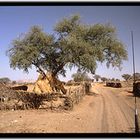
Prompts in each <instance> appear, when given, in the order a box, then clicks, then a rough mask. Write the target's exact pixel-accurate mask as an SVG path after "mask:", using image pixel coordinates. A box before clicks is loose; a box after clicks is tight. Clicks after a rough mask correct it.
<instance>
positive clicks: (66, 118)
mask: <svg viewBox="0 0 140 140" xmlns="http://www.w3.org/2000/svg"><path fill="white" fill-rule="evenodd" d="M128 91H129V92H128ZM130 91H131V89H130V88H129V89H128V88H121V89H116V88H110V87H105V86H104V85H103V84H93V86H92V89H91V92H94V94H93V95H90V96H89V95H86V96H85V97H84V98H83V100H82V101H81V102H80V103H79V104H78V105H76V106H75V107H74V109H73V111H59V112H56V111H51V110H20V111H0V120H1V123H0V133H65V132H66V133H98V132H99V133H112V132H113V133H118V132H121V133H125V132H126V133H132V132H134V97H133V96H132V93H130ZM138 102H139V103H138V108H140V106H139V105H140V99H138Z"/></svg>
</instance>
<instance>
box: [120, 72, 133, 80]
mask: <svg viewBox="0 0 140 140" xmlns="http://www.w3.org/2000/svg"><path fill="white" fill-rule="evenodd" d="M122 77H123V78H124V79H125V80H126V81H128V80H129V79H130V78H131V77H132V76H131V75H130V74H123V75H122Z"/></svg>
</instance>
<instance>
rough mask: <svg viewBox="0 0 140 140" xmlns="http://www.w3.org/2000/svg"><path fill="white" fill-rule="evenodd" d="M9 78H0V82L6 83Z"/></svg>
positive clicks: (8, 81)
mask: <svg viewBox="0 0 140 140" xmlns="http://www.w3.org/2000/svg"><path fill="white" fill-rule="evenodd" d="M10 82H11V80H10V79H9V78H8V77H3V78H0V83H4V84H8V83H10Z"/></svg>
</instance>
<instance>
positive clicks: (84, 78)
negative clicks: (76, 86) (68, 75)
mask: <svg viewBox="0 0 140 140" xmlns="http://www.w3.org/2000/svg"><path fill="white" fill-rule="evenodd" d="M72 78H73V80H74V81H75V82H81V81H89V80H90V78H89V76H88V75H87V74H86V73H85V72H77V73H74V74H73V75H72Z"/></svg>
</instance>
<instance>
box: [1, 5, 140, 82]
mask: <svg viewBox="0 0 140 140" xmlns="http://www.w3.org/2000/svg"><path fill="white" fill-rule="evenodd" d="M74 14H79V15H80V16H81V20H82V22H83V23H85V24H97V23H101V24H106V23H111V24H112V25H113V26H114V27H116V30H117V37H118V38H119V39H120V40H121V41H122V42H123V43H124V44H125V46H126V49H127V51H128V61H123V64H122V70H121V71H120V70H119V69H114V68H112V67H110V68H109V69H108V68H106V65H105V64H104V63H103V64H98V68H97V70H96V74H98V75H101V76H105V77H107V78H118V79H121V78H122V76H121V75H122V74H124V73H128V74H132V73H133V68H132V43H131V34H130V32H131V31H133V34H134V47H135V64H136V72H140V62H139V61H140V56H139V55H140V6H0V62H1V63H0V78H2V77H9V78H10V79H11V80H36V79H37V77H38V73H37V72H36V70H35V68H34V67H33V68H32V69H31V70H29V73H28V74H27V73H25V72H23V71H22V70H18V69H16V70H13V69H12V68H10V64H9V58H8V56H6V51H7V50H8V49H9V48H10V47H12V40H14V39H16V38H17V37H18V36H19V35H20V34H22V33H25V32H28V31H29V29H30V27H31V26H33V25H39V26H41V27H42V28H43V29H44V31H45V32H47V33H50V34H51V33H54V32H53V28H54V26H55V25H56V23H58V22H59V21H60V20H61V19H63V18H64V17H69V16H71V15H74ZM75 72H76V69H75V68H73V69H72V70H69V69H67V73H66V77H63V76H59V78H60V80H62V81H68V80H70V79H71V75H72V74H73V73H75ZM90 77H91V78H93V75H90Z"/></svg>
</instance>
